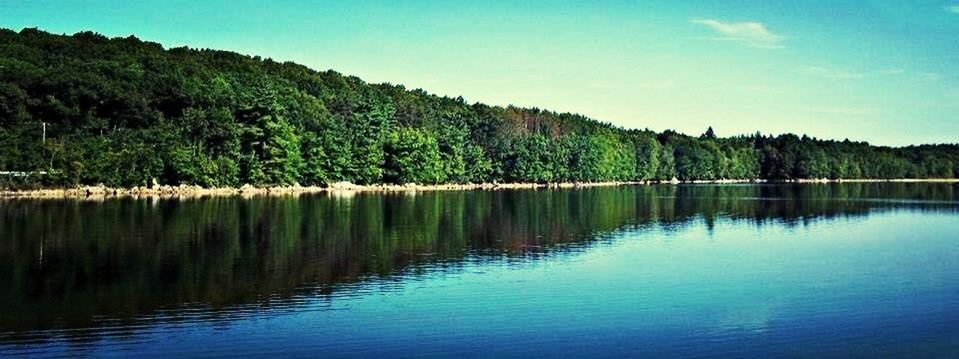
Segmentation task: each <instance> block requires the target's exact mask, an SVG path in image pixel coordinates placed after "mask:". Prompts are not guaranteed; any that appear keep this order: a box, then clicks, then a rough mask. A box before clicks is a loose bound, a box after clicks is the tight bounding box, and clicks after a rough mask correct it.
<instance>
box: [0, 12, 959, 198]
mask: <svg viewBox="0 0 959 359" xmlns="http://www.w3.org/2000/svg"><path fill="white" fill-rule="evenodd" d="M0 171H3V173H6V175H0V184H3V185H5V186H7V187H9V186H15V185H46V186H69V185H77V184H98V183H103V184H106V185H109V186H124V187H130V186H140V185H147V184H150V183H153V181H157V182H158V183H161V184H173V185H176V184H197V185H202V186H239V185H241V184H253V185H286V184H293V183H299V184H304V185H306V184H309V185H325V184H328V183H332V182H337V181H351V182H355V183H363V184H371V183H383V182H385V183H408V182H418V183H447V182H456V183H465V182H489V181H501V182H502V181H511V182H572V181H612V180H619V181H625V180H668V179H671V178H673V177H676V178H679V179H682V180H710V179H754V178H765V179H771V180H784V179H797V178H833V179H836V178H850V179H851V178H906V177H908V178H931V177H950V178H951V177H957V176H959V146H957V145H955V144H948V145H921V146H909V147H901V148H892V147H877V146H871V145H869V144H868V143H864V142H851V141H849V140H845V141H834V140H819V139H815V138H810V137H807V136H797V135H793V134H785V135H779V136H765V135H762V134H758V133H757V134H754V135H748V136H737V137H728V138H722V137H717V136H716V134H715V133H714V131H713V130H712V128H711V127H710V128H708V129H707V130H706V132H705V133H704V134H703V135H701V136H698V137H693V136H687V135H684V134H680V133H677V132H674V131H665V132H663V133H655V132H653V131H649V130H637V129H624V128H620V127H616V126H613V125H611V124H608V123H603V122H599V121H595V120H592V119H589V118H587V117H585V116H582V115H577V114H570V113H556V112H551V111H546V110H541V109H538V108H519V107H513V106H509V107H498V106H489V105H484V104H481V103H475V104H469V103H467V102H466V101H464V100H463V99H462V98H460V97H457V98H451V97H442V96H436V95H432V94H429V93H427V92H425V91H423V90H420V89H414V90H407V89H406V88H405V87H403V86H401V85H393V84H389V83H384V84H370V83H366V82H364V81H362V80H360V79H359V78H356V77H353V76H345V75H342V74H339V73H337V72H335V71H332V70H328V71H314V70H312V69H309V68H307V67H305V66H302V65H298V64H295V63H292V62H283V63H280V62H276V61H273V60H271V59H263V58H260V57H258V56H246V55H241V54H237V53H233V52H228V51H220V50H208V49H191V48H186V47H178V48H172V49H164V48H163V47H162V46H161V45H159V44H156V43H152V42H147V41H141V40H139V39H137V38H136V37H133V36H130V37H125V38H112V39H111V38H107V37H104V36H102V35H99V34H96V33H93V32H80V33H76V34H74V35H70V36H68V35H54V34H49V33H45V32H43V31H40V30H36V29H23V30H21V31H20V32H14V31H11V30H4V29H0ZM10 173H17V174H24V175H19V176H12V175H10Z"/></svg>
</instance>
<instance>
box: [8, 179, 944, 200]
mask: <svg viewBox="0 0 959 359" xmlns="http://www.w3.org/2000/svg"><path fill="white" fill-rule="evenodd" d="M881 182H890V183H957V184H959V178H925V179H913V178H898V179H798V180H785V181H769V180H764V179H733V180H727V179H724V180H693V181H679V180H675V179H674V180H671V181H634V182H563V183H475V184H474V183H465V184H437V185H424V184H413V183H411V184H405V185H394V184H376V185H357V184H352V183H349V182H339V183H333V184H330V185H329V186H326V187H319V186H296V185H294V186H274V187H254V186H250V185H244V186H242V187H219V188H205V187H200V186H193V185H179V186H154V187H133V188H111V187H106V186H102V185H100V186H77V187H72V188H45V189H31V190H0V198H107V197H186V198H188V197H215V196H218V197H225V196H244V197H249V196H281V195H299V194H310V193H324V192H328V193H333V194H339V195H344V194H346V195H348V194H352V193H356V192H381V193H388V192H416V191H468V190H513V189H556V188H588V187H609V186H638V185H663V184H664V185H681V184H737V183H738V184H743V183H753V184H760V183H806V184H812V183H881Z"/></svg>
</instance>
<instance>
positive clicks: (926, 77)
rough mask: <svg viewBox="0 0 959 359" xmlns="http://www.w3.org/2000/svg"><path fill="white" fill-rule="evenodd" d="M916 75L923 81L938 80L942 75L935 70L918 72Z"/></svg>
mask: <svg viewBox="0 0 959 359" xmlns="http://www.w3.org/2000/svg"><path fill="white" fill-rule="evenodd" d="M918 75H919V79H920V80H923V81H939V79H941V78H942V75H940V74H939V73H936V72H920V73H919V74H918Z"/></svg>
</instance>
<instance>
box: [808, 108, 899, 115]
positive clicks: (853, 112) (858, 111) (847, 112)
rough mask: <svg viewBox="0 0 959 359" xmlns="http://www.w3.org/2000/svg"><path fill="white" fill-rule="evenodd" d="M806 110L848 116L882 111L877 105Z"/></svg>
mask: <svg viewBox="0 0 959 359" xmlns="http://www.w3.org/2000/svg"><path fill="white" fill-rule="evenodd" d="M804 110H805V111H807V112H813V113H820V114H829V115H848V116H864V115H871V114H876V113H879V112H880V110H879V108H876V107H807V108H804Z"/></svg>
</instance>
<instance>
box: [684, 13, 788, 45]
mask: <svg viewBox="0 0 959 359" xmlns="http://www.w3.org/2000/svg"><path fill="white" fill-rule="evenodd" d="M689 22H690V23H693V24H697V25H704V26H706V27H709V28H710V29H712V30H713V31H715V32H717V33H718V34H719V35H720V37H718V38H715V39H717V40H729V41H734V42H738V43H740V44H743V45H746V46H750V47H759V48H765V49H779V48H782V47H783V46H782V41H783V40H784V39H785V38H784V37H782V36H779V35H776V34H773V33H772V32H770V31H769V29H767V28H766V25H763V24H762V23H759V22H722V21H719V20H715V19H693V20H690V21H689Z"/></svg>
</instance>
